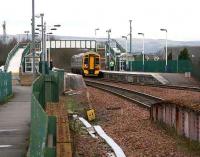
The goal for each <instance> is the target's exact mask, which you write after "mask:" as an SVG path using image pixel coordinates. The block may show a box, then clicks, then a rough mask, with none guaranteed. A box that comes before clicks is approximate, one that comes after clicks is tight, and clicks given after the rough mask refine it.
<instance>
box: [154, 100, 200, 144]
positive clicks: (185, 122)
mask: <svg viewBox="0 0 200 157" xmlns="http://www.w3.org/2000/svg"><path fill="white" fill-rule="evenodd" d="M151 119H152V120H153V121H154V122H156V121H159V122H162V123H164V124H166V125H167V126H169V127H173V128H175V130H176V132H177V134H178V135H181V136H184V137H187V138H189V139H191V140H195V141H199V142H200V113H199V112H198V111H195V110H192V109H189V108H186V107H181V106H178V105H176V104H172V103H163V104H155V105H153V106H152V107H151Z"/></svg>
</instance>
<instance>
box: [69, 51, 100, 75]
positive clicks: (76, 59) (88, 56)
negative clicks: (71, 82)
mask: <svg viewBox="0 0 200 157" xmlns="http://www.w3.org/2000/svg"><path fill="white" fill-rule="evenodd" d="M71 71H72V73H76V74H81V75H83V76H99V72H100V55H99V54H98V53H96V52H93V51H89V52H86V53H80V54H78V55H74V56H72V59H71Z"/></svg>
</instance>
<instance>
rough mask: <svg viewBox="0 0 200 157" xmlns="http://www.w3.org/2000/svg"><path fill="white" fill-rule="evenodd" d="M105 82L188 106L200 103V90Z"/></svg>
mask: <svg viewBox="0 0 200 157" xmlns="http://www.w3.org/2000/svg"><path fill="white" fill-rule="evenodd" d="M105 83H108V84H113V85H117V86H120V87H124V88H128V89H132V90H136V91H140V92H144V93H147V94H151V95H153V96H157V97H160V98H163V99H165V100H169V101H172V102H176V103H184V104H185V105H187V106H190V105H193V104H199V105H200V92H194V91H187V90H176V89H167V88H158V87H150V86H140V85H130V84H123V83H111V82H105Z"/></svg>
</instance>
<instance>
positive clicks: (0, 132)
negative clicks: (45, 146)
mask: <svg viewBox="0 0 200 157" xmlns="http://www.w3.org/2000/svg"><path fill="white" fill-rule="evenodd" d="M13 93H14V97H13V98H11V99H10V100H9V101H8V102H7V103H5V104H3V105H1V106H0V156H1V157H22V156H26V152H27V147H28V142H29V141H28V138H29V130H30V121H31V118H30V117H31V113H30V111H31V87H22V86H13Z"/></svg>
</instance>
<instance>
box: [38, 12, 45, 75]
mask: <svg viewBox="0 0 200 157" xmlns="http://www.w3.org/2000/svg"><path fill="white" fill-rule="evenodd" d="M36 17H38V18H39V17H41V25H37V26H38V27H42V41H41V42H42V74H43V75H44V74H45V63H44V61H45V46H44V21H43V18H44V14H43V13H41V14H40V16H36Z"/></svg>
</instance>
